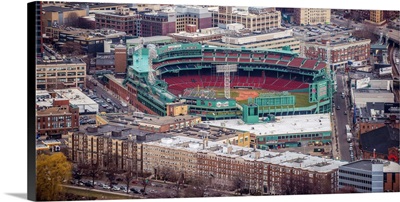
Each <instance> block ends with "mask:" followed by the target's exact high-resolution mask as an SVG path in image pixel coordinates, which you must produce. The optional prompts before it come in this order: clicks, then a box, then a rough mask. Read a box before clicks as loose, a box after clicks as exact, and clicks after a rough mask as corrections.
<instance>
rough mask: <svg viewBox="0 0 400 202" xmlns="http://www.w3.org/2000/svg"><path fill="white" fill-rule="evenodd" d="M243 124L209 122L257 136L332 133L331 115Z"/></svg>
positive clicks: (283, 117)
mask: <svg viewBox="0 0 400 202" xmlns="http://www.w3.org/2000/svg"><path fill="white" fill-rule="evenodd" d="M238 123H243V121H242V120H240V119H230V120H217V121H209V125H210V126H217V127H222V126H223V124H225V128H228V129H233V130H238V131H244V132H250V133H253V134H255V135H263V136H265V135H279V134H298V133H316V132H325V131H332V128H331V119H330V116H329V114H312V115H294V116H277V117H275V121H274V122H270V123H267V122H263V123H256V124H244V123H243V124H238Z"/></svg>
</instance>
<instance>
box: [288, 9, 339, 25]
mask: <svg viewBox="0 0 400 202" xmlns="http://www.w3.org/2000/svg"><path fill="white" fill-rule="evenodd" d="M330 21H331V9H322V8H296V9H294V23H295V24H297V25H317V24H325V23H329V22H330Z"/></svg>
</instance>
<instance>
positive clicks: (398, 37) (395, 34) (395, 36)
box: [331, 15, 400, 43]
mask: <svg viewBox="0 0 400 202" xmlns="http://www.w3.org/2000/svg"><path fill="white" fill-rule="evenodd" d="M331 23H334V24H336V25H339V26H344V27H346V26H347V24H348V23H350V24H349V27H354V28H358V29H362V28H363V26H364V23H357V24H356V23H355V22H354V21H350V22H349V21H348V20H347V19H344V20H340V19H338V18H335V17H334V15H332V18H331ZM377 27H378V29H377V30H376V32H375V33H376V34H378V35H379V34H380V33H383V35H384V36H385V34H388V36H389V38H391V39H392V40H394V41H396V43H399V41H400V32H399V30H396V29H390V28H387V24H386V23H385V24H384V25H382V26H377Z"/></svg>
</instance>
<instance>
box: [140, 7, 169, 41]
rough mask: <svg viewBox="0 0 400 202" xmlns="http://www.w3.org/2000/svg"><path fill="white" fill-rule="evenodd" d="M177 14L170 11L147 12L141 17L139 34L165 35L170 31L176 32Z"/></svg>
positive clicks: (146, 35)
mask: <svg viewBox="0 0 400 202" xmlns="http://www.w3.org/2000/svg"><path fill="white" fill-rule="evenodd" d="M175 20H176V14H175V13H174V12H171V13H170V14H168V13H162V12H159V13H155V14H153V13H148V14H147V13H146V14H144V15H142V16H141V19H140V32H139V33H138V36H142V37H149V36H161V35H162V36H165V35H167V34H169V33H175V32H176V31H175Z"/></svg>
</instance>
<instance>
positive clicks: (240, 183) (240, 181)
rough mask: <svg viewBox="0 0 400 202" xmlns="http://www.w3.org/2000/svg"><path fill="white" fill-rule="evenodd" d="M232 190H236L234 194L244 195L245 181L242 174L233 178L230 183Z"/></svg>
mask: <svg viewBox="0 0 400 202" xmlns="http://www.w3.org/2000/svg"><path fill="white" fill-rule="evenodd" d="M232 185H233V188H234V189H235V190H236V193H239V194H240V196H242V195H243V193H245V189H246V179H245V177H244V176H243V174H238V175H236V176H235V178H234V179H233V182H232Z"/></svg>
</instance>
